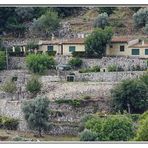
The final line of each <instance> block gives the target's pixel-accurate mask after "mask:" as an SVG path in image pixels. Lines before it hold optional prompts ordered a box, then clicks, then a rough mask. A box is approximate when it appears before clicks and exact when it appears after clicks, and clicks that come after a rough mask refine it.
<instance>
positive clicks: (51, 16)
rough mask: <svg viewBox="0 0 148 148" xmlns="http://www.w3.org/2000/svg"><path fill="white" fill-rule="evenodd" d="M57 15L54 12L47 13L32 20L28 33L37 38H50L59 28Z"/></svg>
mask: <svg viewBox="0 0 148 148" xmlns="http://www.w3.org/2000/svg"><path fill="white" fill-rule="evenodd" d="M59 22H60V21H59V18H58V14H57V13H56V12H54V11H47V12H46V13H45V14H43V15H42V16H41V17H39V18H38V19H34V20H33V23H32V26H31V27H30V31H32V32H33V34H35V35H36V36H39V37H51V36H52V33H53V32H54V31H56V30H57V29H58V27H59Z"/></svg>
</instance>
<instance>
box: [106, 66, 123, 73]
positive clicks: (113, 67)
mask: <svg viewBox="0 0 148 148" xmlns="http://www.w3.org/2000/svg"><path fill="white" fill-rule="evenodd" d="M107 70H108V72H114V71H124V69H123V68H122V67H120V66H117V65H109V66H108V67H107Z"/></svg>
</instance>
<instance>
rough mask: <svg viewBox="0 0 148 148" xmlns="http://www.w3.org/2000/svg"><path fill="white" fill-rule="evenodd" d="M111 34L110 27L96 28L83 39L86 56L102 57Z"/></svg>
mask: <svg viewBox="0 0 148 148" xmlns="http://www.w3.org/2000/svg"><path fill="white" fill-rule="evenodd" d="M112 36H113V32H112V28H111V27H105V29H101V28H96V29H95V30H94V31H93V32H92V33H91V34H90V35H89V36H88V37H87V38H86V40H85V51H86V56H87V57H97V58H98V57H102V56H105V54H106V45H107V43H109V42H110V40H111V38H112Z"/></svg>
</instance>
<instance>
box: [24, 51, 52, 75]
mask: <svg viewBox="0 0 148 148" xmlns="http://www.w3.org/2000/svg"><path fill="white" fill-rule="evenodd" d="M26 64H27V67H28V68H29V70H30V71H32V72H33V73H38V74H44V73H45V72H46V71H47V70H48V69H53V68H55V60H54V59H53V58H52V57H49V56H48V55H47V54H37V55H36V54H29V55H28V56H27V57H26Z"/></svg>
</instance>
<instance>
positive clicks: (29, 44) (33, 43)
mask: <svg viewBox="0 0 148 148" xmlns="http://www.w3.org/2000/svg"><path fill="white" fill-rule="evenodd" d="M26 48H27V50H30V49H38V48H39V45H37V44H36V43H35V42H34V41H32V42H30V43H28V44H27V46H26Z"/></svg>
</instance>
